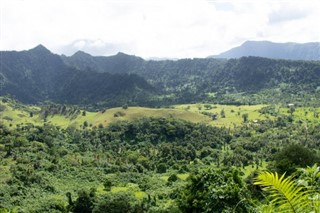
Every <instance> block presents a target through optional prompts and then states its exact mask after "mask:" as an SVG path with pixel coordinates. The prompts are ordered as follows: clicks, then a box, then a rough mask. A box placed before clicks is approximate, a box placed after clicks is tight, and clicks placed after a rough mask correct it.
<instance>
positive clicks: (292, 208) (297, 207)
mask: <svg viewBox="0 0 320 213" xmlns="http://www.w3.org/2000/svg"><path fill="white" fill-rule="evenodd" d="M254 184H255V185H260V186H262V187H263V190H264V191H266V192H268V193H269V197H270V198H271V202H270V205H269V206H268V208H265V211H264V212H293V213H298V212H313V211H312V205H310V204H311V203H310V200H309V195H310V193H311V192H310V191H309V190H307V189H306V188H305V187H303V186H300V185H299V184H298V183H296V182H295V181H294V180H293V179H292V177H291V176H289V177H286V178H285V174H283V175H282V176H281V177H279V175H278V173H277V172H275V173H270V172H263V173H261V174H259V175H258V177H257V178H256V182H255V183H254ZM262 210H263V209H262Z"/></svg>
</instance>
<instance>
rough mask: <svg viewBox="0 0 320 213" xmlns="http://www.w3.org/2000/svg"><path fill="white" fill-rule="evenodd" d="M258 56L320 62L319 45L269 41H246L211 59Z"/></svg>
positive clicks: (315, 43)
mask: <svg viewBox="0 0 320 213" xmlns="http://www.w3.org/2000/svg"><path fill="white" fill-rule="evenodd" d="M243 56H259V57H266V58H274V59H290V60H320V43H319V42H312V43H304V44H299V43H273V42H270V41H247V42H245V43H243V44H242V45H241V46H239V47H235V48H232V49H231V50H228V51H226V52H223V53H221V54H219V55H216V56H210V57H213V58H240V57H243Z"/></svg>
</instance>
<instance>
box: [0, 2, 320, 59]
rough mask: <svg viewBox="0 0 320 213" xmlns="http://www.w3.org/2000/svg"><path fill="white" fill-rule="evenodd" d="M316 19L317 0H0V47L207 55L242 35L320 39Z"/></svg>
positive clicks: (319, 9)
mask: <svg viewBox="0 0 320 213" xmlns="http://www.w3.org/2000/svg"><path fill="white" fill-rule="evenodd" d="M319 20H320V1H319V0H299V1H297V0H0V50H18V51H20V50H27V49H31V48H33V47H35V46H37V45H38V44H42V45H44V46H46V47H47V48H48V49H50V50H51V51H52V52H54V53H57V54H65V55H72V54H74V53H75V52H76V51H78V50H82V51H85V52H87V53H89V54H91V55H104V56H108V55H114V54H117V53H118V52H124V53H127V54H131V55H137V56H140V57H143V58H153V57H155V58H195V57H207V56H209V55H215V54H219V53H221V52H223V51H226V50H228V49H230V48H232V47H235V46H239V45H241V44H242V43H244V42H245V41H247V40H254V41H260V40H268V41H273V42H298V43H306V42H320V27H319Z"/></svg>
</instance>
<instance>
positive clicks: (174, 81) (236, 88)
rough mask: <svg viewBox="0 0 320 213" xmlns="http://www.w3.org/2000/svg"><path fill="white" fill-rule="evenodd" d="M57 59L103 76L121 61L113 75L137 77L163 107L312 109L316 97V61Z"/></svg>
mask: <svg viewBox="0 0 320 213" xmlns="http://www.w3.org/2000/svg"><path fill="white" fill-rule="evenodd" d="M63 59H64V61H65V63H67V64H69V65H70V66H74V67H78V68H81V69H84V68H89V69H90V70H96V71H98V72H109V73H117V72H118V69H116V68H115V67H117V68H118V67H119V66H120V62H121V63H122V64H123V66H122V68H120V69H119V70H121V72H122V73H123V72H126V73H135V74H137V75H139V76H143V77H144V78H145V79H146V80H147V81H148V82H149V83H150V84H151V85H153V86H154V87H155V88H156V89H157V90H158V91H160V92H161V94H164V95H166V96H165V97H164V98H162V99H158V102H161V101H162V102H163V103H171V104H172V103H189V102H196V101H212V102H219V103H230V104H234V103H236V104H249V103H250V104H257V103H270V102H271V103H279V102H283V103H285V102H287V103H290V102H297V103H305V102H306V101H305V100H307V102H310V103H313V104H314V103H315V101H314V100H312V97H318V95H319V93H318V86H320V85H319V84H318V82H319V80H320V79H319V77H320V62H307V61H289V60H274V59H266V58H260V57H243V58H240V59H230V60H225V59H182V60H178V61H170V60H165V61H143V60H142V59H141V58H138V57H135V56H128V55H124V54H118V55H116V56H111V57H93V56H90V55H88V54H86V55H85V54H83V53H82V54H81V57H80V56H79V54H75V55H74V56H71V57H69V58H68V57H64V58H63ZM80 61H81V62H80ZM111 61H112V62H111ZM128 64H131V65H130V66H129V65H128ZM302 99H303V100H304V101H302Z"/></svg>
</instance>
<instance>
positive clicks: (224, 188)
mask: <svg viewBox="0 0 320 213" xmlns="http://www.w3.org/2000/svg"><path fill="white" fill-rule="evenodd" d="M179 206H180V208H181V210H182V211H183V212H190V213H191V212H250V209H252V206H251V203H250V195H249V193H248V191H247V189H246V188H245V186H244V183H243V182H242V180H241V178H240V177H239V174H238V171H237V170H232V169H225V170H222V171H221V170H214V169H208V170H203V171H199V172H198V173H195V174H192V175H191V176H190V178H189V183H188V184H187V186H186V187H185V189H184V190H183V191H182V192H181V195H180V199H179Z"/></svg>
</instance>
